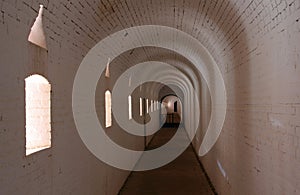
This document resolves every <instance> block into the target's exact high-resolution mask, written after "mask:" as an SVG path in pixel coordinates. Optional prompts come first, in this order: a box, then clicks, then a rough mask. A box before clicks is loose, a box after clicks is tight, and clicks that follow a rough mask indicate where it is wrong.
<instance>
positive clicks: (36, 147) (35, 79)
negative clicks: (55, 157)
mask: <svg viewBox="0 0 300 195" xmlns="http://www.w3.org/2000/svg"><path fill="white" fill-rule="evenodd" d="M50 91H51V85H50V84H49V82H48V80H47V79H46V78H44V77H43V76H41V75H37V74H35V75H31V76H29V77H27V78H26V79H25V130H26V133H25V139H26V156H28V155H30V154H33V153H35V152H38V151H41V150H44V149H47V148H50V147H51V97H50V96H51V95H50Z"/></svg>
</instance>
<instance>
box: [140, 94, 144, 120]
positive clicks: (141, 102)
mask: <svg viewBox="0 0 300 195" xmlns="http://www.w3.org/2000/svg"><path fill="white" fill-rule="evenodd" d="M140 116H143V99H142V98H140Z"/></svg>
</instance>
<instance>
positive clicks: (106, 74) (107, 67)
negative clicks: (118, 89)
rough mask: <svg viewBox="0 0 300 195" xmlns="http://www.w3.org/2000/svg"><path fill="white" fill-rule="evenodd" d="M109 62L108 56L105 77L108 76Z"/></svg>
mask: <svg viewBox="0 0 300 195" xmlns="http://www.w3.org/2000/svg"><path fill="white" fill-rule="evenodd" d="M109 64H110V58H108V61H107V64H106V70H105V77H106V78H109V77H110V71H109Z"/></svg>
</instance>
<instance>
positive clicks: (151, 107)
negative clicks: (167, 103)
mask: <svg viewBox="0 0 300 195" xmlns="http://www.w3.org/2000/svg"><path fill="white" fill-rule="evenodd" d="M150 111H151V112H153V100H151V105H150Z"/></svg>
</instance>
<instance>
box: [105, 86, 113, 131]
mask: <svg viewBox="0 0 300 195" xmlns="http://www.w3.org/2000/svg"><path fill="white" fill-rule="evenodd" d="M111 104H112V102H111V92H110V91H109V90H107V91H106V92H105V127H106V128H108V127H111V126H112V114H111Z"/></svg>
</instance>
